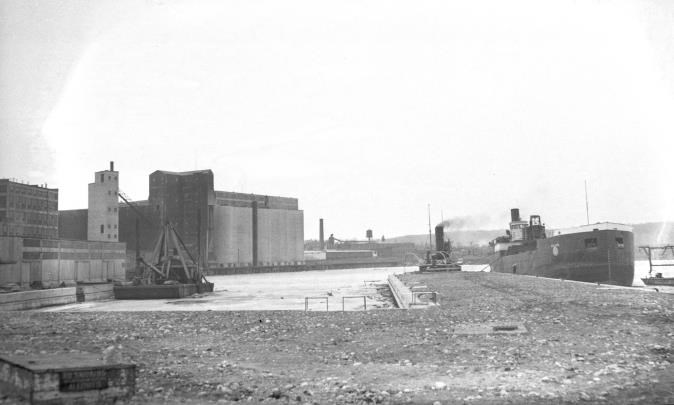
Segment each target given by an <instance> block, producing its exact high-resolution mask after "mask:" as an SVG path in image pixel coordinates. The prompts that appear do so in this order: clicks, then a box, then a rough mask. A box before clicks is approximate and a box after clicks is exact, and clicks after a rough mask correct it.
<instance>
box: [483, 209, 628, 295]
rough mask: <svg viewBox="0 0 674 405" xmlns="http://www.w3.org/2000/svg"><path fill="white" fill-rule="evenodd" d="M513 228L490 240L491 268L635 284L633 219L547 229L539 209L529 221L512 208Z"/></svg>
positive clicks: (618, 283) (495, 270)
mask: <svg viewBox="0 0 674 405" xmlns="http://www.w3.org/2000/svg"><path fill="white" fill-rule="evenodd" d="M510 219H511V221H510V224H509V225H510V227H509V228H510V229H508V230H506V235H505V236H501V237H498V238H496V239H495V240H493V241H492V242H490V244H491V245H492V246H493V248H494V257H493V258H492V260H491V263H490V267H491V271H494V272H500V273H514V274H525V275H532V276H540V277H550V278H558V279H565V280H576V281H587V282H595V283H602V284H615V285H623V286H631V285H632V282H633V280H634V235H633V233H632V227H631V226H629V225H624V224H618V223H613V222H601V223H596V224H588V225H582V226H578V227H574V228H568V229H557V230H554V231H546V229H545V224H543V223H542V222H541V217H540V216H539V215H531V216H530V217H529V220H528V221H523V220H521V218H520V213H519V209H517V208H513V209H511V210H510Z"/></svg>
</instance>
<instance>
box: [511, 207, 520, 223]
mask: <svg viewBox="0 0 674 405" xmlns="http://www.w3.org/2000/svg"><path fill="white" fill-rule="evenodd" d="M519 220H520V209H519V208H511V209H510V222H517V221H519Z"/></svg>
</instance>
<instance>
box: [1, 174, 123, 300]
mask: <svg viewBox="0 0 674 405" xmlns="http://www.w3.org/2000/svg"><path fill="white" fill-rule="evenodd" d="M85 211H86V210H85ZM85 214H86V212H85ZM85 225H86V224H85ZM106 229H107V228H106ZM99 233H100V232H99ZM80 236H81V237H79V238H72V239H77V240H65V239H60V238H59V212H58V189H55V188H47V187H46V186H39V185H31V184H23V183H19V182H14V181H10V180H8V179H0V286H6V285H17V286H21V287H23V288H25V287H28V286H33V287H37V288H45V287H57V286H62V285H74V284H75V283H76V282H78V281H80V282H104V281H107V280H113V279H124V278H125V261H126V247H125V245H124V244H123V243H116V242H113V241H111V240H108V239H107V237H106V238H105V239H95V240H87V235H86V227H85V229H84V233H80Z"/></svg>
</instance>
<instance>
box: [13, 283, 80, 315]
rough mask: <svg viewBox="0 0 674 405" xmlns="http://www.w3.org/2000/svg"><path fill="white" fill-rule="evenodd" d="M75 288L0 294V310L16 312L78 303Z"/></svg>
mask: <svg viewBox="0 0 674 405" xmlns="http://www.w3.org/2000/svg"><path fill="white" fill-rule="evenodd" d="M76 290H77V289H76V288H75V287H66V288H54V289H51V290H34V291H21V292H15V293H6V294H0V310H2V311H16V310H22V309H34V308H40V307H47V306H52V305H65V304H72V303H75V302H77V297H76Z"/></svg>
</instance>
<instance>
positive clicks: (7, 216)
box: [0, 209, 58, 226]
mask: <svg viewBox="0 0 674 405" xmlns="http://www.w3.org/2000/svg"><path fill="white" fill-rule="evenodd" d="M0 220H7V222H22V223H26V224H31V225H46V226H57V224H58V217H57V216H56V215H55V214H43V213H40V212H22V211H5V210H3V209H0Z"/></svg>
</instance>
